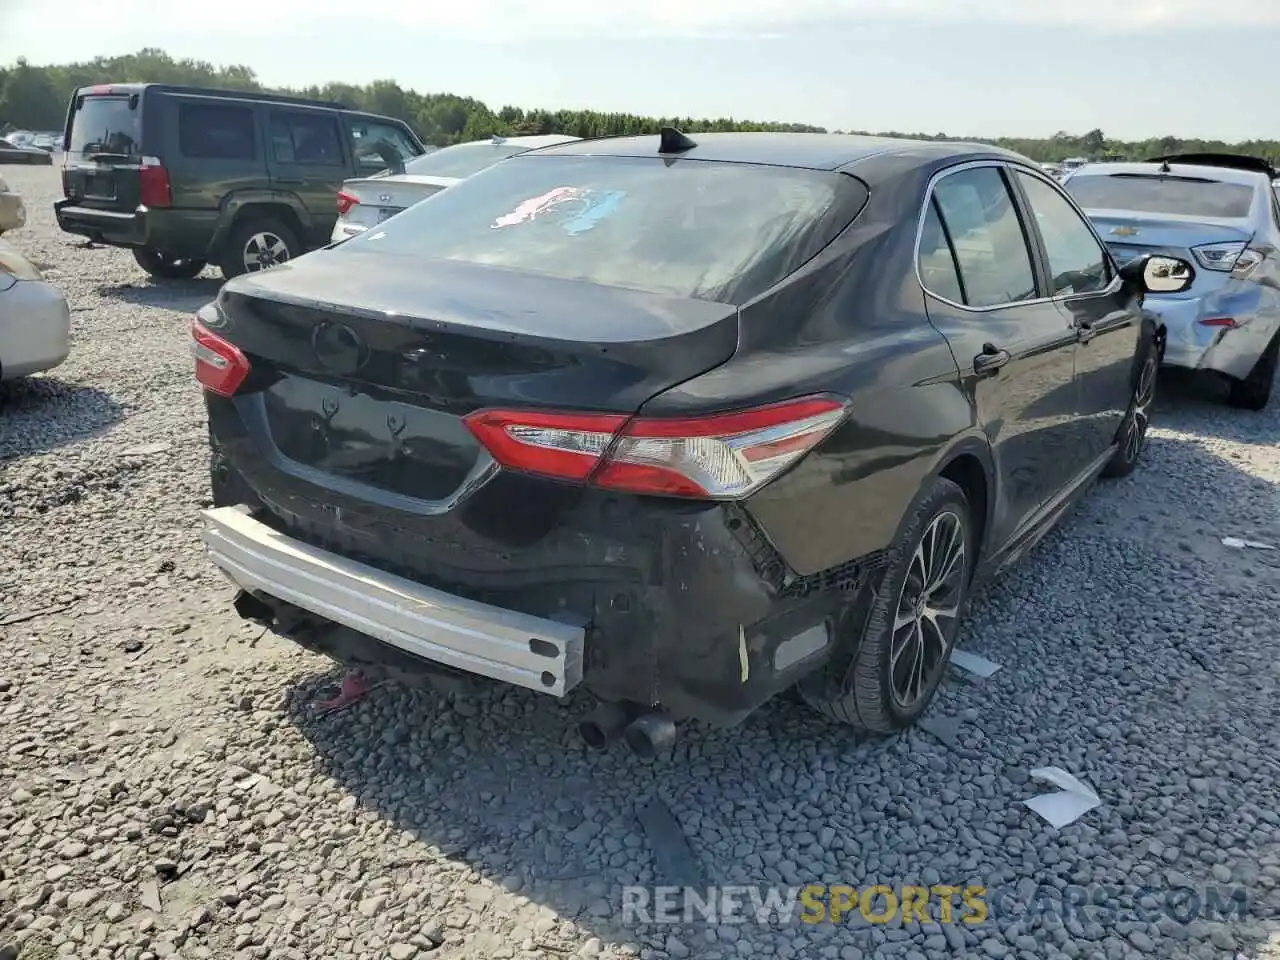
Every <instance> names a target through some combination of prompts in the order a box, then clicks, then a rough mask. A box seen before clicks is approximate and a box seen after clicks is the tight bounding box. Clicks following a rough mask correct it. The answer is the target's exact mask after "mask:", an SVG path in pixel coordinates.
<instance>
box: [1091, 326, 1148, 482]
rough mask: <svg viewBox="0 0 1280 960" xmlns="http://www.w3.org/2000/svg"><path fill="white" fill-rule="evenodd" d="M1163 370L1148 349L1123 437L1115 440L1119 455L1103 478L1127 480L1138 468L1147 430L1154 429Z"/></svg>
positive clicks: (1108, 464) (1124, 424)
mask: <svg viewBox="0 0 1280 960" xmlns="http://www.w3.org/2000/svg"><path fill="white" fill-rule="evenodd" d="M1159 367H1160V359H1159V356H1158V354H1157V353H1156V351H1155V350H1148V351H1147V355H1146V357H1145V358H1144V359H1143V361H1142V366H1141V367H1140V368H1139V369H1138V382H1137V385H1136V386H1134V388H1133V396H1132V397H1131V398H1130V400H1129V410H1128V412H1127V413H1126V414H1125V418H1124V423H1123V424H1121V426H1120V434H1119V436H1118V437H1117V438H1116V440H1117V446H1116V452H1115V453H1114V454H1113V455H1112V457H1111V459H1110V460H1108V461H1107V465H1106V466H1105V467H1103V468H1102V475H1103V476H1104V477H1107V478H1108V479H1115V478H1119V477H1127V476H1128V475H1129V474H1131V473H1133V468H1134V467H1136V466H1137V465H1138V458H1139V457H1141V456H1142V451H1143V450H1144V449H1145V448H1146V445H1147V430H1148V429H1149V428H1150V426H1151V410H1152V407H1154V406H1155V401H1156V379H1157V373H1158V371H1159Z"/></svg>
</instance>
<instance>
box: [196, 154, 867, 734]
mask: <svg viewBox="0 0 1280 960" xmlns="http://www.w3.org/2000/svg"><path fill="white" fill-rule="evenodd" d="M681 166H682V169H681V170H677V169H676V168H675V166H673V164H671V163H669V162H667V161H666V160H663V159H660V158H652V159H649V158H644V159H643V160H641V159H638V158H626V157H624V158H614V157H607V158H601V157H581V156H571V157H564V158H546V157H542V156H539V157H532V156H531V157H529V158H521V159H518V160H515V161H512V162H511V163H508V164H503V165H501V169H497V168H495V169H493V170H490V171H485V172H484V173H482V174H479V175H477V176H476V177H474V178H472V179H471V180H469V181H467V182H466V183H465V184H462V185H460V186H458V187H455V188H451V189H450V190H448V191H445V192H444V193H442V194H440V195H439V196H438V197H437V198H435V199H433V201H432V203H431V204H423V205H420V206H417V207H414V208H412V209H410V210H408V211H406V212H405V213H404V214H403V215H401V216H398V217H395V218H393V219H392V220H390V221H388V222H386V223H384V224H381V225H379V226H377V227H375V228H374V229H370V230H368V231H366V232H365V233H364V234H362V235H361V236H359V237H357V238H354V239H353V240H352V241H350V242H348V243H344V244H341V245H339V246H336V247H334V248H332V249H328V250H324V251H319V252H317V253H314V254H311V255H309V256H307V257H305V258H301V259H299V260H298V261H295V262H293V263H291V264H288V265H286V266H284V267H280V268H277V269H275V270H272V271H268V272H266V273H264V274H261V275H257V276H255V277H253V278H241V279H239V280H237V281H233V282H231V283H229V284H227V286H226V287H224V289H223V291H222V292H221V293H220V295H219V297H218V300H217V301H216V302H215V303H213V304H210V305H209V306H207V307H206V308H204V309H203V310H202V311H201V312H200V314H199V315H198V317H197V318H196V320H195V322H194V324H193V328H192V330H193V349H194V351H195V354H196V367H197V374H198V378H199V379H200V381H201V383H202V385H203V386H204V388H205V396H206V398H207V408H208V413H209V428H210V439H211V444H212V447H213V454H212V481H213V494H214V506H213V508H212V509H210V510H207V511H206V512H205V523H206V530H205V542H206V545H207V547H208V550H209V552H210V555H211V557H212V559H213V561H214V563H215V564H217V566H219V567H220V568H221V569H222V570H223V571H224V572H225V573H226V574H227V575H228V576H229V577H230V579H231V580H232V581H233V582H234V583H235V584H236V585H237V586H238V587H239V588H240V590H241V597H240V600H239V601H238V605H239V608H240V609H241V612H242V613H244V614H245V615H248V616H252V617H254V618H255V619H261V620H264V621H267V622H270V623H272V624H273V625H275V626H277V627H278V628H281V627H282V625H284V624H286V623H287V624H290V625H291V626H290V635H292V636H294V638H295V639H297V640H299V642H302V643H304V644H305V645H308V646H311V647H313V648H315V649H319V650H321V651H322V652H326V653H329V654H330V655H333V656H336V657H338V658H339V659H342V660H345V661H347V662H364V663H378V662H383V663H397V664H398V663H400V662H402V661H404V660H405V659H406V658H407V659H408V660H409V661H412V662H413V663H414V664H416V665H418V666H421V667H422V668H423V669H424V670H445V671H460V672H463V673H467V674H474V675H479V676H484V677H488V678H491V679H496V680H500V681H503V682H506V683H512V684H516V685H519V686H522V687H525V688H528V689H531V690H536V691H540V692H543V693H548V694H552V695H555V696H563V695H565V694H567V693H569V692H571V691H573V690H574V689H576V688H578V687H585V688H586V689H587V690H588V691H590V692H591V693H592V694H594V695H595V696H596V697H597V698H599V699H600V700H601V701H603V703H604V704H605V706H604V707H603V708H602V711H603V712H598V713H597V714H596V715H594V717H593V718H588V720H587V721H584V725H583V733H584V735H585V736H587V739H588V741H590V742H595V741H599V742H598V743H596V745H603V743H604V742H605V741H607V740H609V739H611V738H612V736H613V735H614V734H616V733H618V732H619V730H620V727H621V725H622V724H623V723H624V722H628V723H631V724H632V727H633V728H634V730H635V731H637V732H636V734H635V736H634V737H633V736H632V735H631V733H629V734H628V742H630V743H632V746H633V747H634V748H635V749H637V750H638V751H640V752H644V751H645V750H646V749H647V747H646V745H647V746H651V747H654V748H657V746H659V745H660V743H661V742H662V741H663V739H664V738H665V737H667V736H668V735H669V734H670V732H671V730H672V727H671V721H672V720H673V719H678V718H685V717H693V718H698V719H701V720H706V721H709V722H712V723H717V724H732V723H736V722H738V721H739V720H741V719H742V718H743V717H745V716H746V715H747V714H748V713H749V712H750V711H751V710H752V709H754V708H755V707H756V706H758V705H759V704H760V703H762V702H763V701H764V700H766V699H768V698H769V697H770V696H772V695H773V694H775V693H776V692H778V691H779V690H780V689H783V688H785V687H786V686H789V685H790V684H791V683H792V682H794V680H795V679H796V673H795V670H794V668H795V667H796V665H797V664H800V663H801V662H802V661H805V660H806V657H807V656H808V655H809V654H812V653H814V652H815V651H817V650H819V649H820V648H821V647H822V646H823V645H825V639H824V640H823V642H822V643H819V642H816V640H815V636H814V633H815V629H814V625H815V624H822V623H823V622H824V618H825V617H826V616H827V613H826V612H823V611H817V610H816V607H817V606H818V605H821V604H829V605H830V606H831V611H830V615H831V616H834V615H835V610H836V605H835V604H834V602H833V601H831V600H830V598H827V597H824V596H822V595H809V593H808V592H807V591H806V590H804V589H792V588H791V587H788V586H787V581H788V578H787V577H786V576H785V564H784V563H783V562H782V561H781V559H780V558H779V557H778V556H777V554H776V553H775V552H774V551H773V549H772V547H771V546H770V545H769V543H768V541H767V540H766V539H765V538H764V537H763V535H761V534H760V533H759V532H758V528H757V526H756V524H755V523H754V522H753V520H752V517H751V515H750V509H749V505H748V504H747V502H746V501H747V500H748V499H749V498H750V496H751V495H752V494H753V493H755V492H757V491H759V490H760V489H762V488H763V487H764V486H766V485H767V484H769V483H770V482H771V481H772V480H773V479H774V478H776V477H778V476H780V475H781V474H782V473H784V472H786V471H787V470H788V469H789V468H790V467H791V466H793V465H794V464H795V463H797V462H798V461H799V460H800V459H801V458H803V457H804V456H805V455H806V454H807V453H808V452H809V451H810V450H812V449H813V448H814V447H815V446H816V445H818V444H820V443H821V442H822V441H823V440H824V439H825V438H826V437H828V436H829V435H830V434H831V432H832V431H833V430H835V429H836V427H837V426H839V425H840V423H841V422H842V421H843V420H844V418H845V416H846V413H847V408H846V402H845V400H844V399H842V398H841V397H839V396H834V395H828V394H822V393H812V392H811V393H805V394H802V395H798V396H790V397H785V398H776V397H773V398H770V399H769V400H768V402H759V403H742V402H736V403H734V404H732V405H730V406H727V407H726V405H725V403H724V402H722V401H721V402H718V401H717V398H716V397H715V396H708V397H707V398H706V401H705V403H704V404H703V407H704V408H703V409H688V410H682V411H681V412H680V414H679V415H671V414H669V413H668V414H664V415H662V416H654V415H647V414H646V410H647V409H648V408H649V407H650V405H651V404H653V402H654V401H655V399H656V398H660V397H662V396H663V395H664V394H665V393H667V392H668V391H671V390H672V389H673V388H675V387H677V386H681V387H682V393H683V394H684V395H685V396H688V395H695V396H696V394H697V390H696V389H691V388H696V384H697V383H698V378H700V377H702V376H703V375H705V374H707V373H709V372H710V371H713V370H715V369H716V368H718V367H720V366H721V365H723V364H724V363H726V362H727V361H728V360H730V359H731V358H732V357H733V356H734V354H735V352H736V351H737V349H738V345H739V334H740V331H739V312H740V307H741V306H742V305H743V304H744V303H745V302H747V301H748V300H750V299H751V298H753V297H755V296H758V295H759V294H760V293H761V292H763V291H765V290H767V289H770V288H774V287H776V286H777V285H778V284H779V283H780V282H781V281H783V280H784V279H785V278H786V277H787V276H789V275H790V274H791V273H793V272H794V271H795V270H796V269H797V268H798V266H799V265H801V264H803V263H804V262H806V261H807V260H808V259H810V258H811V257H812V256H813V254H814V253H815V252H816V251H818V250H821V249H822V248H823V247H824V246H826V245H827V244H828V243H829V242H830V241H831V240H832V239H833V238H834V237H835V235H836V234H838V233H839V232H840V230H841V229H843V227H844V226H846V225H847V224H848V223H850V222H851V221H852V220H853V219H854V218H855V217H856V215H857V213H858V212H859V211H860V210H861V208H862V205H863V203H864V202H865V199H866V191H865V188H863V187H861V185H860V184H859V183H858V182H857V181H856V180H854V179H853V178H850V177H847V176H845V175H842V174H837V173H827V172H822V173H818V172H814V171H808V170H781V169H773V168H763V167H756V166H754V165H746V164H712V163H709V162H708V163H702V164H697V163H686V164H683V165H681ZM771 177H772V178H777V179H778V181H779V182H781V183H782V188H780V189H773V188H772V187H771V188H770V189H769V190H765V191H762V190H761V189H760V186H761V183H762V182H766V181H767V180H768V178H771ZM566 184H567V185H566ZM762 196H763V197H764V198H765V199H763V200H762V199H761V197H762ZM522 197H523V198H527V199H520V198H522ZM753 197H754V198H755V202H756V205H757V206H758V207H759V208H760V212H759V214H758V215H759V217H760V218H761V219H762V221H764V222H767V223H768V224H769V225H771V227H772V229H773V230H774V232H773V234H772V235H769V234H766V235H765V236H764V237H763V239H762V237H761V235H760V232H759V231H757V232H756V233H755V234H754V235H751V236H749V237H747V238H744V237H742V236H739V235H738V233H739V231H740V229H741V223H742V220H743V215H742V210H743V203H744V201H745V200H747V199H749V198H753ZM690 198H694V199H693V202H692V206H693V208H694V209H695V210H698V211H701V214H702V218H701V220H699V221H697V222H691V221H686V222H685V223H684V224H683V226H682V228H681V229H677V228H676V226H675V224H674V218H678V217H682V216H686V215H687V213H688V210H689V208H690V206H691V200H690ZM699 204H701V206H699ZM780 217H781V218H783V219H785V220H786V224H785V226H783V225H780V221H779V218H780ZM747 219H748V220H749V219H750V217H747ZM419 221H421V222H419ZM748 226H749V224H748ZM583 241H585V242H583ZM801 586H802V587H803V584H802V585H801ZM333 625H337V627H342V628H347V630H346V631H345V632H341V631H338V630H337V629H336V627H334V626H333ZM351 631H354V632H355V634H354V635H355V636H357V637H358V638H359V639H358V640H356V641H352V639H351V637H352V636H353V634H352V633H351ZM339 636H341V637H342V638H343V639H341V640H339V639H336V638H338V637H339ZM339 644H341V645H342V649H338V648H337V646H338V645H339ZM357 648H358V649H357ZM637 724H638V725H639V726H636V725H637ZM629 729H630V728H629Z"/></svg>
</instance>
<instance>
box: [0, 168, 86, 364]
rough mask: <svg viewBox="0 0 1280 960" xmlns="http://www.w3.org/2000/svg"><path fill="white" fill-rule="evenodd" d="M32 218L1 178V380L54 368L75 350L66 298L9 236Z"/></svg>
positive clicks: (19, 198)
mask: <svg viewBox="0 0 1280 960" xmlns="http://www.w3.org/2000/svg"><path fill="white" fill-rule="evenodd" d="M26 222H27V211H26V206H25V205H24V204H23V202H22V198H21V197H19V196H18V195H17V194H16V193H12V192H11V191H10V190H9V187H8V185H7V184H6V183H5V181H4V179H3V178H0V381H4V380H16V379H18V378H19V377H25V376H29V375H30V374H33V373H41V372H43V371H45V370H52V369H53V368H54V367H56V366H58V365H59V364H60V363H62V361H63V360H65V359H66V358H67V354H68V352H69V350H70V340H71V311H70V309H69V308H68V306H67V300H66V297H65V296H63V294H62V292H61V291H59V290H58V289H57V288H56V287H54V286H53V285H52V284H50V283H48V282H46V281H45V279H44V277H43V276H41V274H40V271H39V270H38V269H37V268H36V266H35V265H34V264H33V263H31V261H30V260H28V259H27V258H26V257H24V256H23V255H22V254H21V252H19V251H18V249H17V248H16V247H14V246H12V245H10V244H9V243H7V242H6V241H5V240H4V239H3V235H4V234H5V233H7V232H9V231H12V230H18V229H21V228H22V227H23V226H24V225H25V224H26Z"/></svg>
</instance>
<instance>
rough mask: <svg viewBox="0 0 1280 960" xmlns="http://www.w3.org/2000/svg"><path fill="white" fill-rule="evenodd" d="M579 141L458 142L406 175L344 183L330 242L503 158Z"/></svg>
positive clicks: (414, 164)
mask: <svg viewBox="0 0 1280 960" xmlns="http://www.w3.org/2000/svg"><path fill="white" fill-rule="evenodd" d="M578 139H580V138H579V137H565V136H560V135H558V134H548V135H546V136H537V137H494V138H493V139H491V140H475V141H473V142H471V143H458V144H455V145H453V146H452V147H445V148H443V149H442V150H436V151H434V152H433V153H428V154H425V155H424V156H421V157H416V158H414V159H413V160H410V161H409V162H408V163H407V164H405V167H404V172H403V173H377V174H374V175H373V176H371V177H360V178H358V179H355V180H347V181H344V182H343V184H342V189H341V190H339V191H338V222H337V223H336V224H334V226H333V236H332V237H331V238H330V242H332V243H336V242H338V241H339V240H345V239H347V238H348V237H353V236H355V235H356V234H357V233H363V232H364V231H365V230H368V229H369V228H370V227H376V226H377V225H378V224H380V223H381V222H382V221H383V220H386V219H387V218H388V217H392V216H394V215H395V214H397V213H399V212H400V211H401V210H404V209H405V208H406V207H411V206H413V205H414V204H415V203H418V202H419V201H421V200H425V199H427V197H429V196H431V195H432V194H435V193H439V192H440V191H441V190H443V189H445V188H446V187H451V186H453V185H454V184H455V183H458V182H459V181H462V180H465V179H466V178H467V177H470V176H472V175H473V174H477V173H479V172H480V171H481V170H484V169H485V168H487V167H491V166H493V165H494V164H495V163H497V162H498V161H499V160H505V159H507V157H514V156H515V155H516V154H518V153H525V152H527V151H529V150H537V149H538V148H539V147H551V146H555V145H556V144H558V143H567V142H569V141H570V140H578Z"/></svg>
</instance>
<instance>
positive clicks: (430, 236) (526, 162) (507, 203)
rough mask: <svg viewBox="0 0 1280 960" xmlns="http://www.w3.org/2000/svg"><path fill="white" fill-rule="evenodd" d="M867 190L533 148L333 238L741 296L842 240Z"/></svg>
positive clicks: (693, 293) (797, 174) (783, 171)
mask: <svg viewBox="0 0 1280 960" xmlns="http://www.w3.org/2000/svg"><path fill="white" fill-rule="evenodd" d="M441 152H443V151H441ZM866 199H867V191H866V188H865V187H864V186H863V185H862V183H861V181H858V180H855V179H854V178H852V177H850V176H847V175H845V174H840V173H828V172H824V171H814V170H799V169H793V168H788V167H772V166H762V165H754V164H735V163H713V162H710V161H699V160H680V161H676V162H674V163H672V162H670V161H664V160H662V159H660V158H657V157H654V158H647V157H645V158H632V157H566V156H547V155H540V154H531V155H529V156H525V157H518V158H516V159H514V160H511V161H509V162H507V163H502V164H499V165H497V166H494V167H491V168H490V169H488V170H486V171H484V172H483V173H481V174H478V175H477V176H475V177H472V178H471V179H469V180H466V181H464V182H462V183H461V184H459V185H457V186H455V187H451V188H450V189H448V190H445V191H442V192H441V193H438V194H436V195H435V196H434V197H432V199H431V202H430V203H421V204H417V205H416V206H413V207H410V208H409V209H408V210H407V211H405V212H404V213H402V214H400V215H398V216H396V217H393V218H392V219H390V220H388V221H387V222H386V223H384V224H382V225H381V226H379V227H378V228H377V229H375V230H369V231H367V232H366V233H364V234H362V235H360V236H358V237H355V238H353V239H352V240H350V241H348V242H347V243H345V244H342V245H340V246H339V247H337V248H335V249H337V250H342V249H343V248H346V247H350V249H353V250H382V251H385V252H387V253H390V254H397V255H403V256H410V257H425V258H433V259H447V260H461V261H466V262H469V263H478V264H486V265H490V266H494V267H502V268H506V269H510V270H519V271H523V272H526V273H534V274H541V275H544V276H550V277H560V278H564V279H570V280H585V281H589V282H592V283H598V284H604V285H606V286H616V287H626V288H630V289H634V290H644V291H648V292H651V293H659V294H664V295H668V296H675V297H694V298H697V299H703V300H717V301H721V302H725V303H733V304H741V303H743V302H745V301H747V300H749V299H751V298H752V297H754V296H756V295H757V294H759V293H761V292H763V291H764V290H766V289H768V288H769V287H771V286H773V285H774V284H775V283H777V282H778V281H779V280H781V279H782V278H784V277H785V276H787V275H788V274H790V273H792V272H793V271H794V270H795V269H796V268H798V267H799V266H800V265H801V264H803V263H804V262H805V261H806V260H808V259H810V258H811V257H812V256H813V255H814V254H816V253H817V252H818V251H819V250H821V249H822V248H823V247H825V246H826V245H827V244H828V243H830V242H831V241H832V240H833V239H834V238H835V237H836V235H837V234H838V233H839V232H840V231H841V230H842V229H844V227H845V226H847V225H848V224H849V223H850V221H852V220H853V218H854V217H855V216H857V214H858V212H859V211H860V210H861V209H862V206H863V204H864V203H865V202H866Z"/></svg>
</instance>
